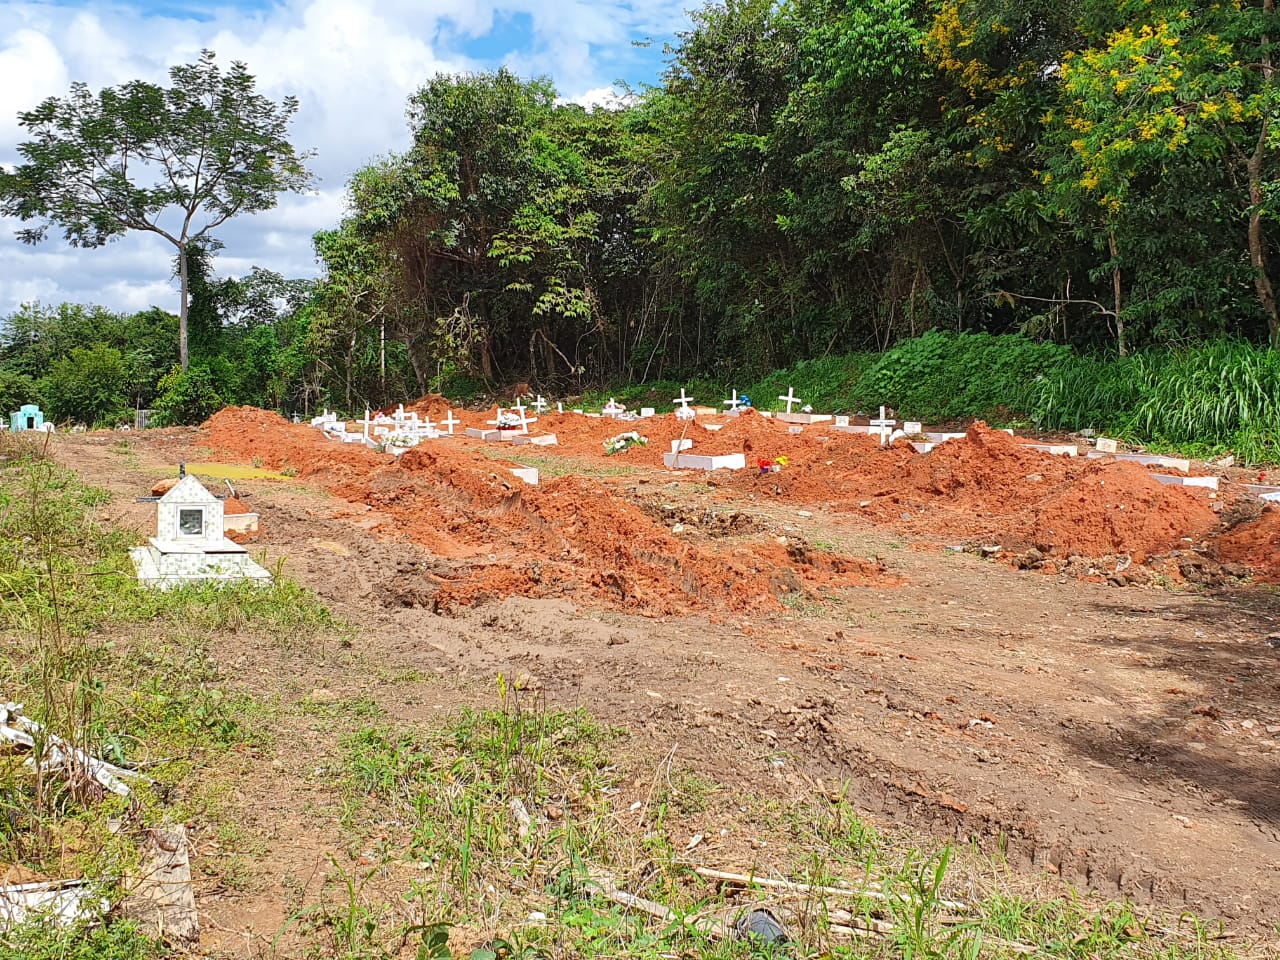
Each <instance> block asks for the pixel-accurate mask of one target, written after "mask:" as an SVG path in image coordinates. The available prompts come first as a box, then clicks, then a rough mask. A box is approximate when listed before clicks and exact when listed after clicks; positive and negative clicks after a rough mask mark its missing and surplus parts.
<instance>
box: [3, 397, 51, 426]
mask: <svg viewBox="0 0 1280 960" xmlns="http://www.w3.org/2000/svg"><path fill="white" fill-rule="evenodd" d="M9 427H10V429H11V430H13V432H14V433H19V432H20V431H23V430H43V429H45V425H44V413H43V412H42V411H41V410H40V408H39V407H38V406H36V405H35V404H34V403H24V404H23V405H22V406H21V407H19V408H18V409H17V410H15V411H14V412H13V413H11V414H10V415H9Z"/></svg>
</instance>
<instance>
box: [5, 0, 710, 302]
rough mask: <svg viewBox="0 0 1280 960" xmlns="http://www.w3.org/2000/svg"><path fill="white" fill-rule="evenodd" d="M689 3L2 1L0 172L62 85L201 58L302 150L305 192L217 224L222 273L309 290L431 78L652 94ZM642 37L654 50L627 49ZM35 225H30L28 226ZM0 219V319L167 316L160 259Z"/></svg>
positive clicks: (153, 74)
mask: <svg viewBox="0 0 1280 960" xmlns="http://www.w3.org/2000/svg"><path fill="white" fill-rule="evenodd" d="M697 3H698V0H364V2H352V0H283V2H277V3H272V2H262V0H230V2H226V3H222V4H218V5H212V6H211V5H208V4H203V3H195V2H191V0H139V2H134V3H106V2H61V3H41V2H28V0H3V2H0V164H3V165H6V166H12V165H14V164H16V163H18V162H19V161H20V160H21V157H20V156H19V154H18V152H17V146H18V144H19V143H20V142H22V140H23V139H24V138H25V136H24V134H25V131H24V129H23V128H22V127H21V126H20V125H19V123H18V116H17V115H18V113H19V112H20V111H23V110H29V109H31V108H33V107H35V106H36V105H37V104H39V103H40V102H41V101H43V100H44V99H45V98H47V97H50V96H57V97H61V96H65V95H66V93H67V92H68V90H69V89H70V85H71V84H72V83H73V82H77V81H79V82H83V83H86V84H88V86H89V87H90V89H92V90H94V91H97V90H99V89H101V88H102V87H105V86H115V85H118V84H121V83H126V82H128V81H130V80H148V81H150V82H153V83H158V84H162V85H167V84H168V69H169V67H171V66H173V65H175V64H181V63H193V62H195V60H196V59H197V58H198V57H199V54H200V51H201V50H202V49H206V48H207V49H211V50H213V51H214V52H215V53H216V54H217V56H218V62H219V63H220V64H222V65H224V66H226V65H228V64H230V62H231V61H233V60H240V61H243V62H244V63H245V64H246V66H247V67H248V70H249V72H250V73H251V74H252V75H253V76H254V77H256V78H257V90H258V92H259V93H261V94H263V95H265V96H268V97H270V98H271V99H273V100H275V101H279V100H281V99H282V98H283V97H285V96H286V95H290V94H291V95H293V96H296V97H297V98H298V100H299V101H300V103H301V106H300V109H299V110H298V113H297V115H296V116H295V117H294V120H293V123H292V125H291V127H290V132H291V137H290V140H291V142H292V143H293V145H294V147H295V148H297V149H300V150H303V149H310V150H313V151H315V156H314V157H313V159H312V160H311V161H310V164H309V165H310V168H311V169H312V171H313V172H314V173H315V174H316V176H317V183H316V187H315V190H314V191H313V192H312V193H309V194H303V195H294V194H285V195H282V196H281V199H280V203H279V205H278V206H277V207H276V208H275V209H273V210H269V211H266V212H263V213H259V214H255V215H252V216H247V215H246V216H241V217H238V218H236V219H234V220H232V221H230V222H228V223H226V224H224V225H223V226H222V227H220V228H219V229H218V231H217V232H216V234H215V235H216V236H217V238H218V239H220V240H221V241H222V242H223V243H224V244H225V248H224V249H223V251H222V252H221V253H220V255H219V256H218V258H217V261H216V263H215V272H216V273H217V275H218V276H241V275H243V274H245V273H248V271H249V269H250V268H251V267H253V266H260V267H265V268H267V269H271V270H275V271H278V272H279V273H282V274H284V275H285V276H286V277H312V276H315V275H317V272H318V270H317V266H316V263H315V257H314V253H313V251H312V246H311V236H312V234H313V233H315V232H316V231H317V230H321V229H325V228H329V227H332V226H334V225H336V224H337V222H338V221H339V220H340V219H341V217H342V214H343V202H344V193H345V187H346V182H347V179H348V178H349V177H350V175H351V174H352V173H353V172H354V171H355V170H357V169H359V168H360V167H361V166H363V165H365V164H367V163H368V162H370V161H372V160H375V159H377V158H378V157H381V156H385V155H386V154H388V153H393V152H397V151H401V150H404V149H405V148H406V147H407V146H408V145H409V133H408V128H407V126H406V124H405V115H404V108H405V104H406V102H407V99H408V97H409V95H410V94H411V93H413V92H414V91H415V90H417V89H418V88H420V87H421V86H423V85H424V84H425V83H426V82H427V81H428V80H430V78H431V77H432V76H434V75H435V74H437V73H466V72H475V71H481V70H491V69H496V68H498V67H500V66H504V65H505V66H507V67H508V68H510V69H511V70H513V71H514V72H515V73H517V74H519V75H520V76H525V77H531V76H548V77H550V78H551V79H552V80H553V81H554V83H555V85H556V88H557V90H558V91H559V93H560V95H561V97H562V98H564V99H566V100H574V101H577V102H580V103H584V104H595V103H601V102H605V101H607V99H608V98H609V97H610V95H611V91H612V90H613V88H614V84H615V83H616V82H617V81H624V82H626V83H629V84H632V85H640V84H643V83H656V82H657V81H658V78H659V76H660V74H661V71H662V69H663V65H664V64H663V53H662V50H663V44H664V42H666V41H669V40H671V39H672V37H673V36H674V35H675V34H676V33H677V32H679V31H681V30H684V29H686V28H687V27H688V25H689V18H688V14H687V9H688V8H691V7H693V6H696V5H697ZM644 41H652V42H651V43H650V44H648V45H647V46H641V45H638V44H642V43H643V42H644ZM29 225H34V224H29ZM19 226H20V224H19V222H18V221H17V220H14V219H7V218H3V217H0V316H7V315H9V314H10V313H12V312H13V311H14V310H16V309H17V308H18V307H19V306H20V305H21V304H23V303H26V302H31V301H39V302H41V303H44V304H58V303H62V302H64V301H68V302H73V303H85V304H99V305H102V306H105V307H108V308H110V309H112V310H121V311H135V310H141V309H145V308H147V307H149V306H152V305H156V306H160V307H163V308H165V309H168V310H171V311H173V312H175V313H176V312H177V306H178V292H177V291H178V287H177V281H176V280H174V279H173V278H172V277H171V275H170V274H171V269H172V262H173V253H174V251H173V248H172V247H171V246H169V245H168V244H167V243H166V242H165V241H164V240H162V239H160V238H158V237H155V236H152V235H150V234H140V233H130V234H127V235H126V236H125V237H124V238H122V239H120V240H117V241H114V242H112V243H110V244H108V245H106V246H104V247H99V248H97V249H87V250H86V249H75V248H72V247H70V246H68V245H67V244H66V243H65V242H63V240H62V239H61V233H60V232H58V230H57V228H56V227H53V228H51V229H50V231H49V235H48V238H47V239H46V240H44V242H42V243H40V244H37V245H34V246H30V245H26V244H23V243H22V242H21V241H19V240H18V239H17V237H16V236H15V235H14V234H15V231H16V230H17V229H18V227H19Z"/></svg>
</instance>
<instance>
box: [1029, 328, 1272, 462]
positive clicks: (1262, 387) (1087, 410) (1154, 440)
mask: <svg viewBox="0 0 1280 960" xmlns="http://www.w3.org/2000/svg"><path fill="white" fill-rule="evenodd" d="M1030 406H1031V410H1030V412H1031V415H1032V418H1033V419H1034V420H1035V422H1036V423H1037V424H1039V425H1041V426H1043V427H1045V428H1046V429H1079V428H1082V427H1093V428H1095V429H1098V430H1101V431H1104V432H1106V433H1108V434H1110V435H1113V436H1117V437H1120V438H1122V439H1127V440H1132V441H1136V442H1140V443H1147V444H1158V445H1167V446H1174V447H1178V448H1180V449H1182V450H1185V451H1186V452H1188V453H1192V454H1201V455H1209V454H1217V453H1223V452H1225V451H1228V450H1230V451H1231V452H1233V453H1234V454H1235V456H1236V458H1237V460H1239V461H1240V462H1242V463H1245V464H1255V463H1264V462H1267V463H1274V462H1276V461H1277V460H1280V352H1277V351H1274V350H1268V349H1265V348H1261V347H1255V346H1253V345H1251V344H1248V343H1244V342H1241V341H1238V340H1218V341H1213V342H1210V343H1205V344H1202V345H1200V346H1197V347H1191V348H1181V349H1164V350H1151V351H1147V352H1144V353H1140V354H1136V355H1134V356H1131V357H1128V358H1125V359H1098V358H1092V357H1075V358H1073V359H1072V360H1071V361H1070V362H1069V363H1067V364H1064V365H1063V366H1062V367H1060V368H1059V369H1058V370H1056V371H1055V372H1054V373H1053V374H1052V375H1050V376H1046V377H1045V378H1043V379H1042V380H1041V381H1040V382H1038V383H1037V389H1036V391H1035V392H1034V395H1033V396H1032V399H1031V405H1030Z"/></svg>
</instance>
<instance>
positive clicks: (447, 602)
mask: <svg viewBox="0 0 1280 960" xmlns="http://www.w3.org/2000/svg"><path fill="white" fill-rule="evenodd" d="M205 430H206V437H207V439H206V442H207V443H208V445H209V446H210V447H211V448H213V449H215V450H216V451H218V452H220V453H222V454H224V455H230V456H232V457H239V458H251V457H257V458H260V459H261V460H262V461H263V462H264V463H265V464H267V465H268V466H270V467H272V468H273V469H280V468H282V467H284V466H292V467H293V468H295V469H296V470H297V471H298V474H299V476H302V477H310V478H315V479H318V480H320V482H321V483H323V484H324V485H325V486H326V487H327V488H328V489H329V490H331V491H332V492H334V493H336V494H338V495H340V496H342V497H344V498H346V499H348V500H352V501H356V502H360V503H365V504H367V505H369V506H371V507H374V508H375V509H377V510H379V511H381V512H383V513H386V514H388V515H390V516H391V517H393V518H394V519H395V521H396V528H397V530H399V531H401V532H403V534H404V535H406V536H408V537H409V538H410V539H412V540H414V541H416V542H418V543H421V544H423V545H424V546H426V547H427V548H428V549H430V550H431V551H432V553H434V554H436V555H437V556H439V557H441V558H445V559H448V560H450V561H451V564H450V565H449V567H448V569H447V571H445V572H442V573H439V574H435V575H434V579H435V580H436V581H437V582H438V590H437V592H436V594H435V596H434V599H433V603H434V605H435V606H436V607H438V608H442V609H449V608H452V607H455V606H463V605H469V604H472V603H475V602H477V601H479V600H482V599H486V598H490V597H498V596H508V595H511V594H521V595H525V596H536V597H548V596H562V595H566V596H572V595H578V594H583V593H585V594H588V595H591V596H593V597H595V598H596V599H598V600H601V601H603V602H606V603H608V604H611V605H614V606H617V607H621V608H624V609H630V610H635V611H638V612H642V613H647V614H653V615H658V614H680V613H686V612H689V611H693V610H710V611H717V610H719V611H732V612H741V611H751V610H757V609H776V608H777V607H778V596H779V595H782V594H785V593H787V592H790V591H793V590H805V589H810V590H812V589H816V588H817V587H819V586H822V585H826V584H838V585H841V586H848V585H852V584H858V583H866V582H868V581H871V580H874V579H876V578H878V577H880V576H881V575H882V573H883V571H882V569H881V568H880V567H879V565H878V564H875V563H872V562H869V561H863V560H856V559H853V558H848V557H839V556H834V557H833V556H831V555H830V554H827V553H811V552H809V551H808V550H807V549H806V548H805V546H804V545H803V544H802V543H800V542H798V541H797V542H794V543H792V542H789V543H788V544H787V545H786V546H785V547H784V546H782V545H779V544H773V543H771V544H756V545H754V546H751V547H749V548H748V549H745V550H744V549H743V548H742V546H741V544H737V545H735V547H734V549H733V550H732V551H728V550H726V551H718V550H715V549H713V548H711V547H710V546H704V545H701V544H698V543H694V542H690V541H689V540H688V539H685V538H682V537H679V536H677V535H675V534H674V533H672V532H671V531H670V530H669V529H668V528H667V527H666V526H665V524H663V523H659V522H658V521H657V520H655V519H654V518H653V517H651V516H650V515H649V514H648V513H646V512H645V511H644V510H642V509H641V508H640V507H639V506H637V505H635V504H633V503H631V502H629V501H627V500H624V499H621V498H619V497H617V496H615V495H614V494H613V493H612V492H611V491H610V490H609V489H608V488H607V487H606V486H604V485H603V484H601V483H599V482H597V481H595V480H591V479H587V478H583V477H561V478H559V479H555V480H551V481H549V482H547V483H546V484H544V485H543V486H540V487H533V486H529V485H527V484H525V483H523V481H520V480H518V479H517V478H515V477H514V476H512V475H511V474H510V473H509V471H508V470H507V469H506V468H507V465H506V464H503V463H502V462H501V461H498V460H494V459H491V458H489V457H486V456H483V455H482V454H479V453H476V452H474V451H471V450H467V449H463V448H460V447H458V446H454V445H451V444H445V443H441V444H430V445H422V446H419V447H416V448H414V449H412V450H409V451H407V452H406V453H405V454H404V455H403V456H401V457H400V458H399V460H398V461H397V460H396V459H395V458H393V457H390V456H384V455H380V454H376V453H373V452H372V451H369V450H367V449H366V448H360V447H356V446H349V447H348V446H341V445H339V444H336V443H334V442H333V441H330V440H326V439H324V438H323V436H321V434H320V433H319V431H316V430H315V429H313V428H311V427H306V426H301V425H296V424H291V423H289V422H287V421H286V420H285V419H284V418H282V417H280V416H278V415H276V414H273V413H267V412H264V411H261V410H255V409H251V408H243V407H241V408H228V409H226V410H223V411H221V412H220V413H218V414H216V415H215V416H214V417H213V418H211V419H210V420H209V422H208V423H207V424H206V425H205ZM886 580H887V578H886Z"/></svg>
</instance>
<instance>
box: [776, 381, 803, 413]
mask: <svg viewBox="0 0 1280 960" xmlns="http://www.w3.org/2000/svg"><path fill="white" fill-rule="evenodd" d="M778 399H779V400H781V401H783V402H784V403H786V405H787V413H790V412H791V406H792V404H796V403H800V402H801V400H800V398H799V397H797V396H796V392H795V389H794V388H792V387H787V395H786V396H785V397H778Z"/></svg>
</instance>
